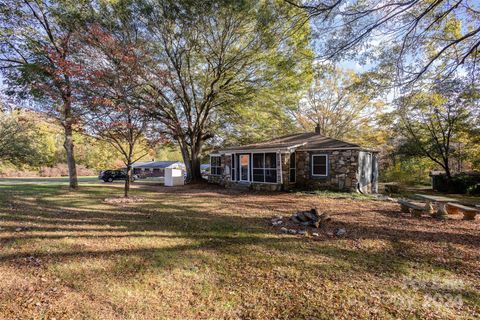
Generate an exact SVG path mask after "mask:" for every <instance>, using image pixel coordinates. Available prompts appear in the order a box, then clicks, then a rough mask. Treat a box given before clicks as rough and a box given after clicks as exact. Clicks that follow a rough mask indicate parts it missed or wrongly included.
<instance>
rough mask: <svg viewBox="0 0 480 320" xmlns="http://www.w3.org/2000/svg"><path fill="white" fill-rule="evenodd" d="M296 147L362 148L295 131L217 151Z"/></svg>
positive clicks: (307, 148) (308, 148) (310, 148)
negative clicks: (295, 132)
mask: <svg viewBox="0 0 480 320" xmlns="http://www.w3.org/2000/svg"><path fill="white" fill-rule="evenodd" d="M292 147H296V148H297V149H298V150H312V149H363V148H362V147H361V146H360V145H358V144H354V143H350V142H346V141H342V140H338V139H333V138H329V137H325V136H322V135H320V134H318V133H315V132H307V133H297V134H291V135H287V136H282V137H278V138H275V139H272V140H268V141H264V142H259V143H253V144H248V145H243V146H234V147H226V148H222V149H219V150H218V151H219V152H224V151H233V150H259V149H286V148H292Z"/></svg>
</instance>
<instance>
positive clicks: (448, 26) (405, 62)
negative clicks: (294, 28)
mask: <svg viewBox="0 0 480 320" xmlns="http://www.w3.org/2000/svg"><path fill="white" fill-rule="evenodd" d="M285 1H286V2H288V3H290V4H291V5H292V6H295V7H298V8H303V9H304V10H306V12H307V13H308V14H309V18H310V19H311V20H312V21H313V23H314V24H315V26H316V31H317V37H316V38H317V40H318V41H317V44H318V46H317V48H318V49H319V52H320V56H321V57H323V58H327V59H332V58H341V57H345V56H348V57H350V58H356V59H358V58H359V57H360V56H363V57H364V58H369V59H370V60H371V61H373V62H374V63H376V62H378V61H377V59H378V58H383V59H387V60H389V62H390V63H392V64H393V66H395V70H394V71H393V73H392V75H394V76H396V77H395V78H396V80H397V84H411V83H413V82H415V81H417V80H418V79H419V78H421V77H422V76H424V75H426V74H427V73H428V72H429V71H430V70H433V69H435V72H436V73H437V74H440V75H441V76H442V78H444V79H447V78H448V77H449V76H450V75H451V74H452V73H453V72H455V71H456V70H457V69H458V68H459V67H464V69H465V70H469V71H470V72H471V74H472V75H474V74H475V73H478V59H479V58H480V52H479V49H480V2H478V1H472V0H455V1H452V0H433V1H424V0H409V1H382V0H353V1H349V0H306V1H304V0H285ZM376 49H379V51H377V52H375V50H376ZM388 72H391V71H390V70H389V71H388Z"/></svg>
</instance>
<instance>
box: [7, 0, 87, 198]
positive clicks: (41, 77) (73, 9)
mask: <svg viewBox="0 0 480 320" xmlns="http://www.w3.org/2000/svg"><path fill="white" fill-rule="evenodd" d="M86 5H87V2H85V1H82V0H80V1H75V2H74V1H69V0H65V1H60V0H58V1H57V0H46V1H33V0H21V1H20V0H0V70H1V71H2V74H3V75H4V76H5V77H6V79H7V83H8V84H9V85H10V89H11V90H9V92H11V93H12V94H13V93H16V94H17V96H18V97H21V98H28V99H29V100H28V101H32V99H31V98H34V99H33V101H35V102H36V103H35V105H34V107H35V108H37V109H41V110H42V111H45V112H47V113H48V114H49V115H51V116H54V117H55V118H56V119H58V121H59V123H60V124H61V125H62V127H63V129H64V138H65V140H64V148H65V152H66V157H67V164H68V169H69V178H70V188H72V189H76V188H77V187H78V182H77V172H76V165H75V155H74V142H73V131H74V128H75V125H76V123H77V120H78V115H79V109H78V108H77V100H76V91H75V88H76V85H75V81H76V80H77V79H76V76H77V75H79V74H80V73H81V66H80V65H79V64H77V63H74V62H73V60H72V53H73V51H72V45H73V43H74V41H75V28H76V26H75V21H78V19H77V18H78V17H79V13H80V12H82V10H83V9H84V8H85V7H86ZM13 88H15V90H13ZM30 105H31V104H30Z"/></svg>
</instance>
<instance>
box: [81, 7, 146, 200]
mask: <svg viewBox="0 0 480 320" xmlns="http://www.w3.org/2000/svg"><path fill="white" fill-rule="evenodd" d="M114 9H115V10H116V11H115V12H106V13H105V14H106V15H107V16H106V17H99V19H100V20H99V23H97V22H94V23H93V24H89V25H87V26H86V27H87V28H86V30H88V31H86V32H85V34H84V36H83V37H82V44H81V47H80V48H79V50H78V53H77V56H76V58H77V59H79V60H82V59H86V60H89V62H88V63H87V61H83V63H82V65H85V70H84V71H83V72H82V74H83V75H84V77H83V78H82V83H81V87H82V89H81V90H82V99H83V101H84V104H85V105H86V106H87V107H88V110H87V112H86V113H85V115H84V130H85V133H86V134H89V135H92V136H94V137H96V138H98V139H100V140H103V141H106V142H108V143H109V144H110V145H111V146H112V147H113V148H114V149H115V150H116V151H118V153H119V154H120V155H121V157H122V160H123V162H124V164H125V167H126V175H127V178H126V179H125V188H124V195H125V197H128V194H129V190H130V182H131V169H132V165H133V164H134V163H135V162H136V161H138V160H140V159H141V158H143V157H144V156H145V155H147V154H148V153H149V151H150V144H149V143H152V142H154V141H153V140H150V141H149V140H148V139H147V135H148V133H151V131H149V128H150V124H151V118H150V115H149V113H147V112H145V110H143V109H142V108H141V106H142V101H141V100H140V99H139V98H138V97H139V90H140V89H141V87H142V85H143V84H142V81H141V79H143V73H144V70H145V69H144V66H145V64H146V63H147V61H146V60H147V59H148V58H147V56H146V54H145V52H144V51H142V48H143V47H144V45H143V40H142V39H141V38H139V37H138V30H137V29H136V28H135V23H134V20H133V17H132V16H130V15H129V12H128V11H124V10H122V8H121V7H120V8H119V7H114ZM104 19H108V20H109V22H108V23H107V24H102V22H104V21H105V20H104ZM102 20H103V21H102ZM152 136H153V135H152Z"/></svg>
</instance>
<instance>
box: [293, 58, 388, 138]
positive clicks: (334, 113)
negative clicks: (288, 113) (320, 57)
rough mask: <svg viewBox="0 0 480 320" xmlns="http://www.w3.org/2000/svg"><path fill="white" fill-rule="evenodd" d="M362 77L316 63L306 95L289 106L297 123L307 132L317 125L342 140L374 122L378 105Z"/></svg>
mask: <svg viewBox="0 0 480 320" xmlns="http://www.w3.org/2000/svg"><path fill="white" fill-rule="evenodd" d="M362 81H363V79H362V77H361V76H360V75H358V74H356V73H354V72H353V71H349V70H344V69H341V68H339V67H337V66H335V65H332V64H324V65H318V66H316V68H315V77H314V80H313V83H312V85H311V87H310V88H309V89H308V92H307V94H306V95H305V97H304V98H303V99H301V100H300V102H299V103H298V106H297V108H295V109H293V115H294V117H295V118H296V119H297V122H298V123H299V125H300V126H301V127H302V128H303V129H304V130H308V131H312V130H313V129H314V127H315V126H317V125H318V126H319V128H320V133H321V134H322V135H325V136H328V137H332V138H337V139H342V138H343V139H345V138H352V137H354V136H358V135H360V134H361V132H362V131H363V129H365V128H368V127H369V126H372V125H374V122H375V120H376V116H377V114H378V111H379V109H380V108H381V106H382V103H381V101H379V100H378V99H376V98H375V94H374V93H372V92H371V90H365V88H364V84H363V83H362Z"/></svg>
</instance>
